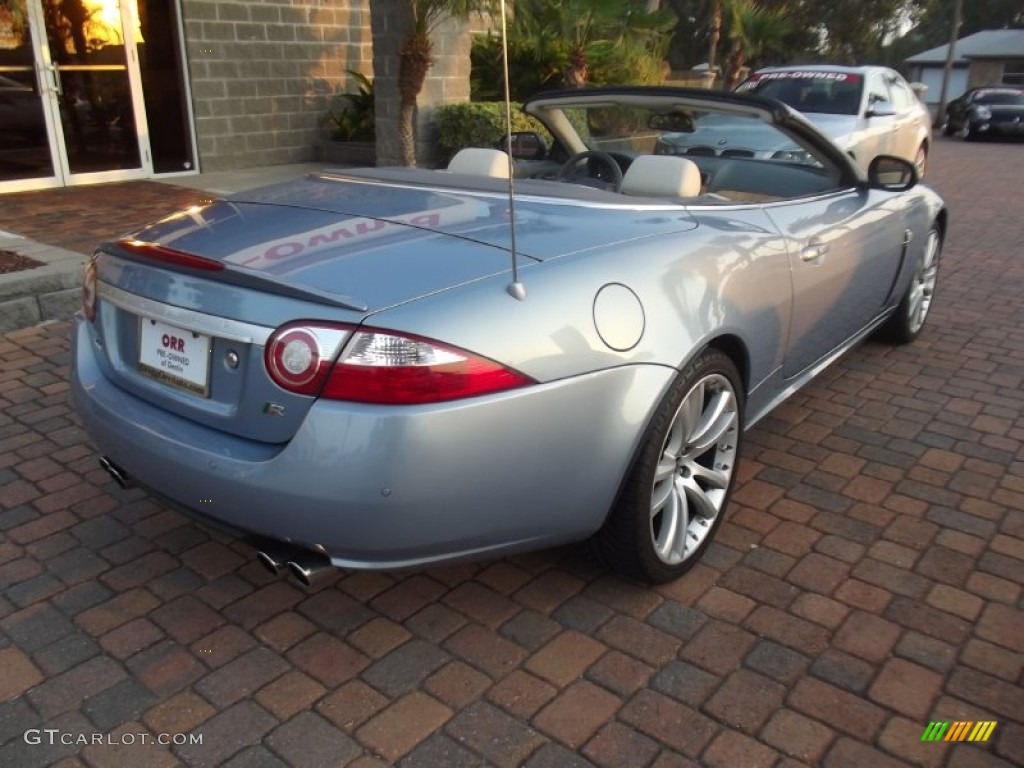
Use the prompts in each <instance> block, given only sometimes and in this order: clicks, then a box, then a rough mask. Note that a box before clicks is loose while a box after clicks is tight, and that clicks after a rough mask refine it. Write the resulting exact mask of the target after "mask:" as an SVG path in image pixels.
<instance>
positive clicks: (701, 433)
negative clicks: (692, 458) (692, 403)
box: [689, 389, 736, 455]
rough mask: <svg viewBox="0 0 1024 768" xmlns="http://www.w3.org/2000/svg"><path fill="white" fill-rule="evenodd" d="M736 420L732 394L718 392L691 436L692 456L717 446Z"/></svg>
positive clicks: (724, 391)
mask: <svg viewBox="0 0 1024 768" xmlns="http://www.w3.org/2000/svg"><path fill="white" fill-rule="evenodd" d="M735 420H736V412H735V409H734V408H733V397H732V392H729V391H728V390H724V389H723V390H721V391H719V392H717V393H716V394H715V396H714V398H713V399H712V401H711V403H710V404H709V405H708V408H707V410H706V411H705V412H704V419H703V421H702V423H701V424H700V426H699V427H698V428H697V429H696V430H695V431H694V432H693V434H691V436H690V440H689V444H690V447H691V455H699V454H701V453H703V452H704V451H706V450H707V449H708V448H710V447H711V446H713V445H716V444H717V443H718V441H719V440H721V439H722V437H724V436H725V434H726V432H728V431H729V429H731V428H732V426H733V423H734V422H735Z"/></svg>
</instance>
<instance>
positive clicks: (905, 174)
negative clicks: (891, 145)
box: [868, 155, 919, 192]
mask: <svg viewBox="0 0 1024 768" xmlns="http://www.w3.org/2000/svg"><path fill="white" fill-rule="evenodd" d="M918 180H919V177H918V175H917V166H916V165H914V164H913V163H912V162H910V161H909V160H904V159H903V158H902V157H894V156H892V155H878V156H877V157H876V158H875V159H874V160H872V161H871V164H870V165H869V166H868V181H869V182H871V186H872V187H873V188H875V189H884V190H886V191H888V192H905V191H906V190H908V189H910V188H911V187H913V186H914V185H915V184H917V182H918Z"/></svg>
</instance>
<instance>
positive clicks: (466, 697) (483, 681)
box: [423, 661, 491, 709]
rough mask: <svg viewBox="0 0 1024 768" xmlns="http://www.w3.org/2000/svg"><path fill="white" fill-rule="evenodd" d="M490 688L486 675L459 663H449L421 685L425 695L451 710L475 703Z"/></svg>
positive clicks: (489, 680) (489, 681)
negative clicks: (429, 695)
mask: <svg viewBox="0 0 1024 768" xmlns="http://www.w3.org/2000/svg"><path fill="white" fill-rule="evenodd" d="M490 686H491V679H490V678H489V677H487V675H485V674H483V673H481V672H477V671H476V670H475V669H473V668H472V667H471V666H469V665H468V664H464V663H463V662H461V661H452V662H449V663H448V664H446V665H445V666H443V667H441V669H439V670H437V672H435V673H434V674H432V675H431V676H430V677H428V678H427V679H426V680H425V681H424V683H423V687H424V689H425V690H426V691H427V693H429V694H431V695H432V696H433V697H434V698H436V699H438V700H439V701H441V702H442V703H444V704H447V705H448V706H449V707H452V708H453V709H460V708H462V707H465V706H466V705H467V704H469V703H470V702H471V701H475V700H476V699H477V698H479V697H480V695H481V694H482V693H483V692H484V691H486V690H487V689H488V688H490Z"/></svg>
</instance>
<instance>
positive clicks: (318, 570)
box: [288, 552, 331, 587]
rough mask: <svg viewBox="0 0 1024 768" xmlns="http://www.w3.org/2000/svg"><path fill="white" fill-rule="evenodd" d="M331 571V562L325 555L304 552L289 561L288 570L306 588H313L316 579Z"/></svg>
mask: <svg viewBox="0 0 1024 768" xmlns="http://www.w3.org/2000/svg"><path fill="white" fill-rule="evenodd" d="M330 569H331V561H330V560H328V559H327V558H326V557H324V556H323V555H317V554H315V553H313V552H302V553H301V554H299V555H296V556H295V557H294V558H293V559H291V560H289V561H288V570H289V571H291V574H292V576H294V577H295V578H296V579H298V580H299V582H301V583H302V584H303V585H304V586H307V587H311V586H313V582H314V581H316V579H317V578H318V577H320V576H322V575H323V574H324V572H325V571H329V570H330Z"/></svg>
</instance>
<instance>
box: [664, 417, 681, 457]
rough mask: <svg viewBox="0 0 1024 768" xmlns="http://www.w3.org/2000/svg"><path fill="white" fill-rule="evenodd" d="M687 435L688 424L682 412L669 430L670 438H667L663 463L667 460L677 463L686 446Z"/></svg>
mask: <svg viewBox="0 0 1024 768" xmlns="http://www.w3.org/2000/svg"><path fill="white" fill-rule="evenodd" d="M686 433H687V428H686V423H685V420H684V418H683V414H682V412H680V413H679V414H678V415H677V416H676V418H675V421H673V422H672V426H671V427H670V428H669V431H668V437H667V438H665V447H664V448H663V449H662V451H661V456H662V460H663V461H664V460H667V459H671V460H672V461H675V460H676V459H678V458H679V454H681V453H682V452H683V446H684V445H685V441H686Z"/></svg>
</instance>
